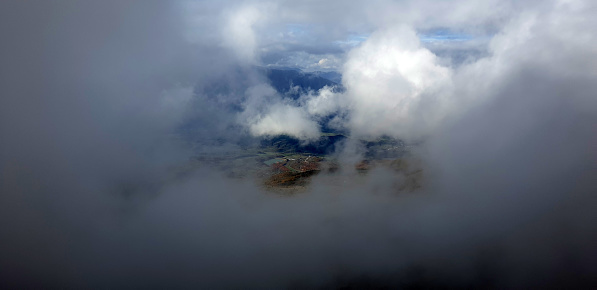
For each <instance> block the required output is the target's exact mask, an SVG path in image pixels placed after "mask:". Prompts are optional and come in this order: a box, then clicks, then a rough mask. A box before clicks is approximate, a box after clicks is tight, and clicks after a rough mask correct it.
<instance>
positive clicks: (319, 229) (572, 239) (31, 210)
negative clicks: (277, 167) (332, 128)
mask: <svg viewBox="0 0 597 290" xmlns="http://www.w3.org/2000/svg"><path fill="white" fill-rule="evenodd" d="M340 3H343V4H342V5H340ZM253 4H254V5H253ZM469 4H470V3H469V2H466V1H455V2H450V3H446V2H443V1H439V2H437V1H423V2H420V1H416V2H415V1H405V2H389V1H373V2H371V1H368V2H359V1H354V2H344V1H343V2H334V1H329V2H328V1H326V2H317V3H315V2H296V1H293V2H281V3H280V4H277V5H276V7H275V9H273V8H272V10H260V9H258V8H255V7H261V6H259V5H261V2H242V3H239V2H234V1H231V2H218V3H212V2H208V1H201V2H200V3H199V4H197V5H199V7H203V8H205V9H204V10H202V9H198V10H193V11H192V12H193V13H191V14H192V15H193V17H194V18H193V19H195V22H193V23H194V24H193V25H194V26H193V28H194V29H195V30H193V31H194V32H195V33H190V32H189V26H188V25H189V24H188V23H187V22H186V20H185V19H184V17H181V15H184V12H182V11H181V10H180V8H181V7H187V6H184V5H182V6H177V5H174V6H170V4H164V3H153V4H151V3H149V4H148V3H146V2H139V3H134V2H130V3H122V2H118V1H115V2H97V3H83V2H76V3H66V2H64V3H61V4H58V5H56V4H55V3H52V4H44V3H42V2H40V3H32V2H22V1H18V2H3V3H2V4H1V5H2V6H3V7H2V8H4V9H0V14H2V15H1V16H2V17H0V22H2V25H0V32H1V33H2V35H4V36H5V38H3V40H4V44H5V45H3V46H2V49H1V50H0V57H1V58H2V63H3V66H2V67H1V68H0V69H1V70H2V75H3V76H4V77H3V78H2V79H0V84H1V86H0V87H2V88H3V95H4V96H5V97H3V98H0V193H1V194H0V284H1V285H2V286H5V287H12V288H17V287H19V288H22V287H31V288H34V287H39V286H42V285H43V287H53V288H54V287H55V288H65V287H69V288H71V287H73V288H74V287H76V288H89V287H93V288H106V287H122V288H141V287H144V288H146V287H170V288H172V287H174V288H176V287H181V288H182V287H200V288H239V287H245V288H283V287H295V288H318V287H330V288H332V287H334V288H339V287H350V286H354V287H357V288H367V287H371V288H375V287H393V288H398V287H426V288H431V287H437V288H440V287H469V288H471V287H474V288H545V287H574V288H582V287H586V288H594V285H597V281H596V280H595V275H594V273H595V269H597V261H596V260H595V258H594V257H596V256H597V253H595V247H594V241H595V240H596V239H597V228H596V225H595V223H594V222H593V220H595V210H594V205H595V197H594V192H596V190H597V184H596V182H595V180H596V179H595V176H597V172H595V166H594V164H595V162H596V161H597V156H596V153H595V150H594V148H595V147H596V146H597V140H596V139H595V134H594V131H595V130H594V128H595V124H597V111H596V110H597V109H596V108H597V103H596V102H597V101H596V100H597V99H596V98H595V96H594V95H595V94H594V92H595V91H597V85H596V84H597V82H595V80H596V79H597V71H595V67H597V63H596V61H597V57H595V55H596V53H597V36H596V34H595V32H594V29H593V28H594V27H596V24H597V23H596V21H597V20H596V19H595V17H594V15H595V14H597V13H596V10H595V9H596V6H595V5H594V4H593V3H591V2H589V1H541V2H533V1H528V2H525V3H518V4H517V3H513V2H503V4H502V1H500V2H499V3H497V2H496V1H483V2H475V4H470V5H469ZM338 7H342V8H344V7H345V8H346V9H339V8H338ZM495 7H497V8H495ZM451 8H453V9H451ZM494 8H495V10H494ZM255 9H257V10H255ZM445 11H453V13H445ZM180 13H183V14H180ZM262 14H263V15H265V16H263V15H262ZM255 15H259V17H257V16H255ZM228 16H230V17H228ZM261 16H263V17H264V18H265V19H266V20H267V23H270V24H271V25H277V24H280V23H283V22H308V23H312V24H313V25H314V26H315V27H316V28H314V30H315V31H316V32H315V33H319V34H318V37H317V38H315V39H317V41H319V40H321V39H328V40H329V41H335V40H338V39H346V35H349V34H351V33H352V34H359V35H370V36H369V37H368V38H367V40H365V41H363V42H362V43H361V44H359V45H358V46H356V47H354V49H353V50H351V51H350V52H349V53H348V54H347V55H346V56H347V58H346V63H345V65H344V76H343V83H344V86H345V87H346V91H345V92H342V93H338V92H334V91H333V90H331V89H330V88H324V89H322V90H320V91H319V92H310V93H308V94H306V95H304V96H301V98H300V99H299V100H292V101H291V100H285V99H284V98H282V97H281V96H280V95H278V94H277V93H276V92H275V91H274V89H273V88H272V87H271V86H269V85H268V84H267V83H266V82H265V81H264V80H263V78H260V77H259V75H258V74H257V73H254V72H252V70H251V69H250V68H248V67H247V64H248V63H253V62H252V61H255V62H257V60H258V59H259V50H260V49H261V48H263V47H267V45H269V44H268V43H267V41H265V42H264V40H263V39H268V37H264V36H263V34H268V32H269V30H268V27H267V25H262V24H260V23H261V22H260V21H261V20H260V19H261V18H260V17H261ZM108 20H109V21H108ZM396 22H401V23H396ZM239 23H240V24H247V25H246V27H242V25H240V24H239ZM263 23H265V22H263ZM222 24H227V25H222ZM228 24H229V25H228ZM237 24H239V26H236V25H237ZM429 27H449V28H451V29H454V30H459V29H462V28H463V27H464V28H466V27H470V30H472V31H474V30H477V29H480V30H483V31H492V33H491V35H495V36H494V37H493V38H492V40H490V41H488V42H487V48H486V51H487V54H483V55H480V56H476V57H474V58H471V59H470V61H468V62H464V63H462V64H460V65H458V66H450V64H447V63H445V62H443V60H442V59H441V58H439V57H437V56H436V55H434V54H433V50H430V49H427V48H425V47H424V46H423V45H422V44H421V43H420V41H419V39H418V37H417V34H416V33H417V32H418V31H419V29H423V28H429ZM213 31H217V33H213ZM225 31H228V32H229V34H226V33H224V32H225ZM235 33H237V34H236V35H238V38H237V39H238V40H243V41H241V42H237V41H236V40H235V39H231V38H229V39H228V37H232V36H233V35H235ZM361 33H362V34H361ZM471 33H472V32H471ZM189 34H190V35H192V36H194V37H190V36H189ZM473 34H474V33H473ZM226 39H227V40H226ZM223 43H226V45H227V47H228V48H229V49H221V48H222V47H221V45H222V44H223ZM245 44H250V45H247V46H246V47H243V45H245ZM326 58H327V56H326ZM309 59H310V58H309ZM320 59H321V57H319V56H317V57H314V58H313V60H315V61H314V62H313V63H316V62H317V61H319V60H320ZM339 59H344V58H342V57H339ZM220 81H221V82H220ZM222 83H223V84H224V85H221V84H222ZM334 112H342V113H343V114H340V115H339V116H340V117H338V118H337V121H338V122H339V123H340V124H341V125H342V126H344V127H345V128H349V129H350V130H351V131H352V133H353V134H354V135H355V136H358V135H360V136H362V137H377V136H380V135H382V134H389V135H393V136H398V137H402V136H407V137H411V138H414V137H420V136H424V138H421V140H422V141H423V142H422V143H420V145H419V146H417V147H415V148H413V149H412V152H411V153H412V154H413V155H415V156H416V157H417V158H419V159H420V160H421V163H422V168H423V173H424V184H423V188H422V189H421V190H420V191H418V192H413V193H404V192H400V191H399V190H398V188H397V185H398V184H400V182H401V180H403V178H405V177H404V176H403V175H401V174H400V173H396V172H393V171H391V170H387V169H383V168H378V169H376V170H372V171H369V172H368V173H367V174H356V173H355V172H353V170H339V171H337V172H335V173H330V174H320V175H318V176H315V177H314V178H313V180H312V184H311V186H310V187H309V188H308V189H306V190H305V191H304V192H302V193H301V194H296V195H293V196H290V197H289V196H278V195H275V194H273V193H271V192H267V191H264V190H263V188H262V187H261V186H260V183H259V180H257V179H251V178H245V179H238V178H229V177H226V172H220V171H218V170H217V169H214V168H213V167H210V166H208V165H207V164H203V165H202V166H200V167H199V169H197V170H195V171H191V172H189V171H188V170H185V169H186V168H188V167H192V166H195V165H196V163H194V162H189V159H190V158H192V157H194V154H195V153H196V152H197V151H201V152H214V151H215V150H216V149H221V148H225V149H226V148H228V147H227V145H226V144H222V143H225V142H228V143H230V144H233V145H234V146H236V147H234V148H240V147H242V146H244V145H245V144H246V143H242V142H240V141H239V140H241V137H242V136H244V135H243V134H246V133H247V132H248V133H249V134H250V133H251V130H253V131H252V132H253V133H254V134H256V135H261V134H266V135H267V134H278V133H286V134H292V135H294V136H297V137H299V138H304V139H309V138H312V137H315V136H318V134H319V133H318V132H319V128H318V127H317V125H316V120H318V118H321V117H322V116H326V115H328V114H332V113H334ZM344 113H345V114H344ZM189 119H190V120H194V121H195V123H192V126H191V129H189V131H192V132H194V134H195V135H194V136H193V137H194V139H193V138H187V137H188V136H187V137H185V136H186V135H184V134H181V133H180V131H181V129H180V125H181V123H182V124H185V121H186V120H189ZM243 130H246V131H247V132H244V131H243ZM185 132H186V131H185ZM189 139H191V141H189ZM198 140H200V141H198ZM205 140H214V141H213V143H210V142H206V141H205ZM222 140H223V141H222ZM195 141H196V142H195ZM189 143H192V144H191V145H194V146H197V147H199V148H195V151H194V150H191V148H189V147H190V146H189ZM214 144H215V145H214ZM350 145H355V143H353V144H347V146H350ZM355 146H356V145H355ZM349 149H350V148H349ZM353 149H354V148H353ZM212 150H213V151H212ZM354 151H355V152H353V153H354V154H350V152H348V150H346V152H344V153H346V157H345V156H343V155H342V154H338V158H340V159H341V160H340V161H343V162H345V163H348V161H346V160H343V158H346V159H350V160H353V161H354V160H357V159H356V158H358V157H360V156H358V148H356V149H355V150H354ZM351 158H354V159H351ZM181 172H182V173H181ZM230 277H234V279H230Z"/></svg>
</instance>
